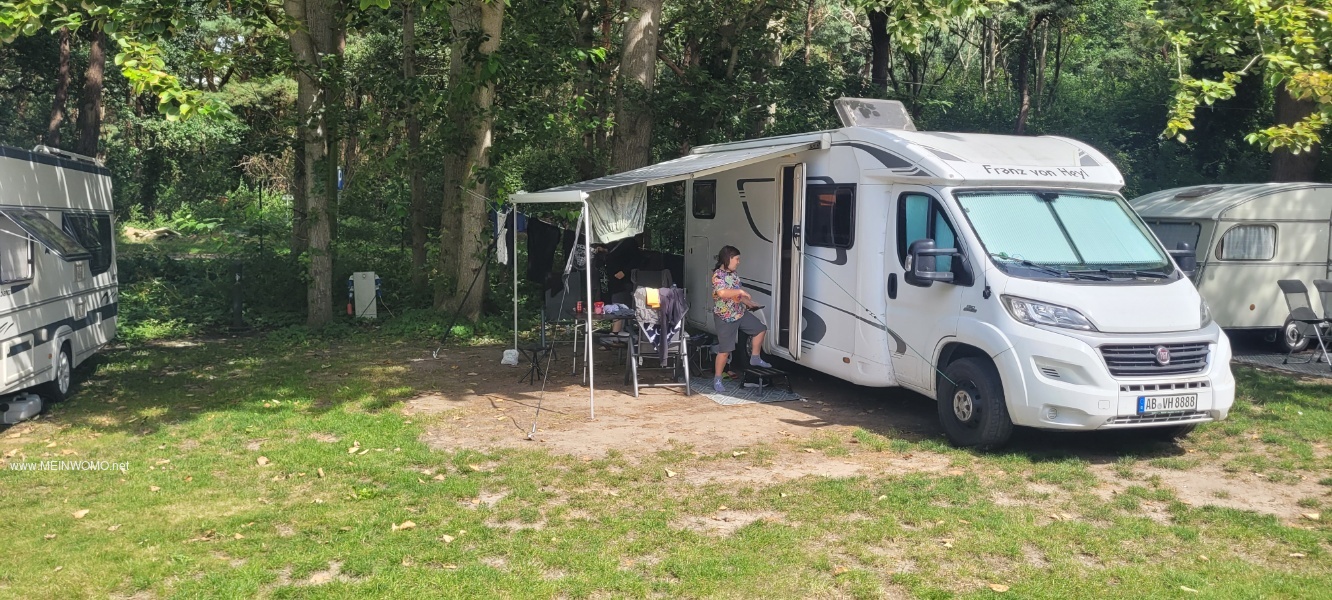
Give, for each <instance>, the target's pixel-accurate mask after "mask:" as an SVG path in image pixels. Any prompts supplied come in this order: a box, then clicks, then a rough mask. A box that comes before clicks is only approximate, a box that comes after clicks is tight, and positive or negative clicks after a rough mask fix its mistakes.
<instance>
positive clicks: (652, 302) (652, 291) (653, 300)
mask: <svg viewBox="0 0 1332 600" xmlns="http://www.w3.org/2000/svg"><path fill="white" fill-rule="evenodd" d="M644 289H646V290H647V305H648V308H661V294H660V293H659V292H658V290H657V288H644Z"/></svg>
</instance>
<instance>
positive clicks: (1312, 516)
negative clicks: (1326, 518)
mask: <svg viewBox="0 0 1332 600" xmlns="http://www.w3.org/2000/svg"><path fill="white" fill-rule="evenodd" d="M1302 516H1303V517H1304V518H1306V519H1308V520H1310V521H1317V520H1318V519H1320V518H1322V516H1323V515H1322V514H1320V513H1303V515H1302Z"/></svg>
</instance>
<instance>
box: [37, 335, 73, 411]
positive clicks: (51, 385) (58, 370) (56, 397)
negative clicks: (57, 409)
mask: <svg viewBox="0 0 1332 600" xmlns="http://www.w3.org/2000/svg"><path fill="white" fill-rule="evenodd" d="M73 383H74V360H73V358H71V357H70V354H69V344H68V343H66V344H64V345H62V346H60V354H59V355H57V356H56V361H55V376H54V377H52V378H51V381H48V382H46V383H43V384H42V385H40V386H38V387H37V395H39V396H41V397H42V398H43V399H45V400H46V401H47V402H60V401H62V400H64V399H65V398H66V397H68V396H69V390H70V388H71V387H72V386H73Z"/></svg>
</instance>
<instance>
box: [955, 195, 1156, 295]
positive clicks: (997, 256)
mask: <svg viewBox="0 0 1332 600" xmlns="http://www.w3.org/2000/svg"><path fill="white" fill-rule="evenodd" d="M957 200H958V203H959V204H960V205H961V206H962V210H963V211H964V212H965V213H966V215H967V219H968V220H970V221H971V226H972V227H973V228H974V229H975V230H976V235H977V236H979V237H980V241H981V243H982V244H984V245H985V249H986V251H987V252H989V254H990V256H991V257H992V258H993V259H994V260H995V263H996V264H998V265H999V266H1000V268H1002V269H1004V270H1006V271H1010V272H1011V271H1013V270H1018V269H1022V270H1026V271H1031V272H1033V273H1034V274H1036V276H1041V277H1050V276H1056V277H1067V276H1078V275H1083V276H1086V278H1095V279H1102V280H1105V279H1118V278H1125V277H1132V278H1137V277H1154V278H1164V277H1168V276H1169V275H1170V274H1171V273H1172V272H1173V271H1174V263H1173V262H1172V261H1171V260H1170V258H1169V257H1168V256H1167V255H1166V254H1165V253H1164V252H1162V250H1161V249H1160V247H1159V246H1158V245H1157V244H1156V243H1155V241H1154V240H1153V239H1152V237H1151V235H1150V234H1148V233H1147V230H1146V228H1145V227H1144V226H1143V225H1142V223H1141V222H1140V221H1139V220H1138V219H1137V218H1135V216H1134V215H1133V214H1132V213H1130V212H1129V209H1128V207H1127V205H1125V204H1124V202H1123V201H1122V200H1120V199H1119V198H1117V197H1115V196H1108V195H1107V196H1102V195H1094V194H1088V193H1084V192H1053V191H1051V192H1037V191H1002V192H961V193H958V194H957Z"/></svg>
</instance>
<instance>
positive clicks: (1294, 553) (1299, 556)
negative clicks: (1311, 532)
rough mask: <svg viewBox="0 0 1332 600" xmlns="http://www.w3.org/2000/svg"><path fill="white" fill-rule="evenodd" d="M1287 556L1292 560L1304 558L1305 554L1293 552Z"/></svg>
mask: <svg viewBox="0 0 1332 600" xmlns="http://www.w3.org/2000/svg"><path fill="white" fill-rule="evenodd" d="M1287 556H1289V557H1291V558H1304V553H1303V552H1291V553H1290V554H1288V555H1287Z"/></svg>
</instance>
